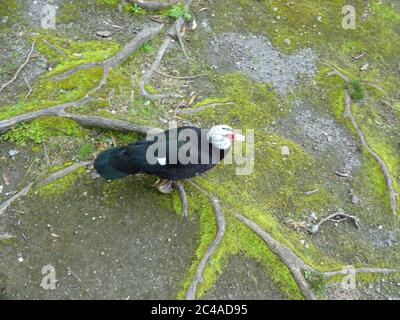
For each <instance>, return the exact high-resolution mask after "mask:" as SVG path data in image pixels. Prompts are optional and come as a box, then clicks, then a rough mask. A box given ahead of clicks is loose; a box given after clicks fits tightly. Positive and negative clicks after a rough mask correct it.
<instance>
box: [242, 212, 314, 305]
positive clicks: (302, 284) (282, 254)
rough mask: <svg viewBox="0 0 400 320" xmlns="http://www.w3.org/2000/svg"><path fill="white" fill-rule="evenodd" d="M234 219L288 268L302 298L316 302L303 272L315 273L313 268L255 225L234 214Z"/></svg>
mask: <svg viewBox="0 0 400 320" xmlns="http://www.w3.org/2000/svg"><path fill="white" fill-rule="evenodd" d="M235 216H236V218H237V219H238V220H240V221H241V222H243V223H244V224H245V225H246V226H248V227H249V228H250V229H252V230H253V231H254V232H255V233H256V234H257V235H258V236H259V237H260V238H261V239H263V240H264V242H265V243H266V244H267V246H268V247H269V249H270V250H271V251H272V252H273V253H275V254H276V255H277V256H278V257H279V258H280V259H281V260H282V262H283V263H284V264H285V265H286V266H287V267H288V268H289V270H290V272H291V273H292V275H293V277H294V279H295V280H296V283H297V285H298V286H299V288H300V291H301V292H302V294H303V295H304V297H305V298H306V299H308V300H316V296H315V294H314V292H313V291H312V290H311V289H310V287H309V285H308V283H307V281H306V279H305V278H304V274H303V272H304V271H310V272H315V270H314V269H313V268H311V267H310V266H309V265H307V264H305V263H304V262H303V261H302V260H301V259H300V258H299V257H298V256H297V255H296V254H295V253H294V252H293V251H292V250H290V249H289V248H288V247H286V246H284V245H283V244H281V243H280V242H278V241H276V240H275V239H274V238H272V237H271V236H270V234H269V233H267V232H266V231H264V230H263V229H262V228H261V227H260V226H258V225H257V224H255V223H254V222H253V221H251V220H250V219H248V218H246V217H244V216H242V215H240V214H238V213H236V214H235Z"/></svg>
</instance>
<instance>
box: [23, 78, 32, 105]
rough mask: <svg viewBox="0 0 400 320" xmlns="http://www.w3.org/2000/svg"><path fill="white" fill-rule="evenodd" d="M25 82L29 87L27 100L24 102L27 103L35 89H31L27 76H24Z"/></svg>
mask: <svg viewBox="0 0 400 320" xmlns="http://www.w3.org/2000/svg"><path fill="white" fill-rule="evenodd" d="M24 81H25V84H26V86H27V87H28V93H27V94H26V96H25V98H24V101H26V100H27V99H28V98H29V96H30V95H31V93H32V91H33V89H32V87H31V85H30V84H29V81H28V79H27V78H26V76H24Z"/></svg>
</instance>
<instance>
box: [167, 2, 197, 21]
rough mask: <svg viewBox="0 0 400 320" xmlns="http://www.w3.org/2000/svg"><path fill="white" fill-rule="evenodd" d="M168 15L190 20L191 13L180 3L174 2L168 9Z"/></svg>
mask: <svg viewBox="0 0 400 320" xmlns="http://www.w3.org/2000/svg"><path fill="white" fill-rule="evenodd" d="M168 16H169V17H171V18H174V19H178V18H181V17H182V18H183V19H185V20H190V19H191V17H192V16H191V15H190V13H189V12H187V11H186V10H185V8H184V6H183V5H182V4H179V5H178V4H176V5H173V6H172V7H171V8H170V9H169V10H168Z"/></svg>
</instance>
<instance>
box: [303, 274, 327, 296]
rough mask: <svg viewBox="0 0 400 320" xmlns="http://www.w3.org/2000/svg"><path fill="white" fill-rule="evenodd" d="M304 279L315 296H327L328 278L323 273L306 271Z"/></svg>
mask: <svg viewBox="0 0 400 320" xmlns="http://www.w3.org/2000/svg"><path fill="white" fill-rule="evenodd" d="M304 278H305V279H306V281H307V282H308V284H309V286H310V288H311V290H312V291H313V292H314V293H315V294H317V295H319V296H323V295H324V294H325V290H326V286H327V284H328V282H327V278H326V277H325V276H324V275H323V274H322V273H317V272H310V271H304Z"/></svg>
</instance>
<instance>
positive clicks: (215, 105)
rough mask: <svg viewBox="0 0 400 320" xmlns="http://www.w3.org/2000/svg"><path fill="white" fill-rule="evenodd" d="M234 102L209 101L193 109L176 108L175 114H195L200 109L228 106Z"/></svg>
mask: <svg viewBox="0 0 400 320" xmlns="http://www.w3.org/2000/svg"><path fill="white" fill-rule="evenodd" d="M234 104H235V103H234V102H218V103H210V104H206V105H204V106H200V107H197V108H195V109H178V110H176V113H177V114H195V113H198V112H200V111H203V110H205V109H208V108H215V107H220V106H229V105H234Z"/></svg>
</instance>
